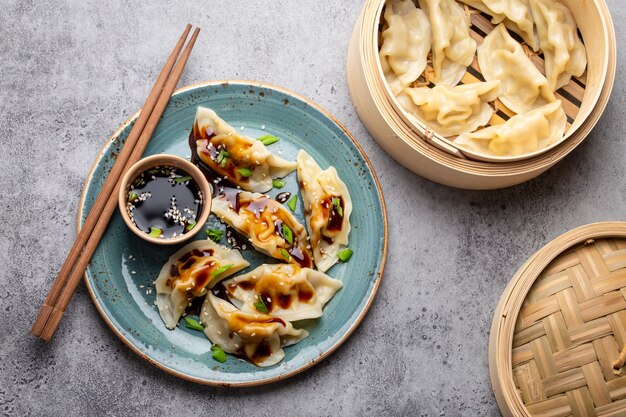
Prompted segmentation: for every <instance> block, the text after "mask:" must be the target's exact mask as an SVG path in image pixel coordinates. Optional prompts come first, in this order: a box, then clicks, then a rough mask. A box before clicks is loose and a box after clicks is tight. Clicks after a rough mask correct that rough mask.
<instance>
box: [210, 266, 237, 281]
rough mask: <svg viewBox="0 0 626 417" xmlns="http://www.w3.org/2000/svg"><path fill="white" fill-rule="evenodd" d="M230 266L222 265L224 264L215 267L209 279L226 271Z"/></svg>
mask: <svg viewBox="0 0 626 417" xmlns="http://www.w3.org/2000/svg"><path fill="white" fill-rule="evenodd" d="M231 267H232V265H224V266H220V267H219V268H217V269H216V270H215V271H213V273H212V274H211V279H215V278H217V277H218V276H220V275H221V274H222V273H224V272H226V271H228V270H229V269H230V268H231Z"/></svg>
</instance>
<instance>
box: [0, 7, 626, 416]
mask: <svg viewBox="0 0 626 417" xmlns="http://www.w3.org/2000/svg"><path fill="white" fill-rule="evenodd" d="M608 3H609V6H610V8H611V11H612V13H613V19H614V21H615V22H616V26H617V27H616V30H617V43H618V54H619V59H618V75H617V82H616V85H615V88H614V90H613V95H612V97H611V100H610V103H609V105H608V108H607V110H606V112H605V114H604V116H603V117H602V119H601V120H600V122H599V124H598V126H597V127H596V129H595V130H594V131H593V132H592V134H591V136H590V137H589V138H588V139H587V140H586V142H585V143H584V144H583V145H582V146H580V147H579V148H578V149H577V150H576V151H575V152H573V153H572V155H570V156H569V157H568V158H567V159H565V160H564V161H563V162H562V163H560V164H558V165H557V166H556V167H555V168H553V169H552V170H550V171H549V172H547V173H546V174H544V175H543V176H541V177H540V178H538V179H535V180H533V181H530V182H529V183H527V184H524V185H521V186H518V187H514V188H511V189H507V190H501V191H491V192H472V191H461V190H455V189H450V188H446V187H443V186H440V185H437V184H434V183H431V182H429V181H427V180H424V179H422V178H420V177H417V176H415V175H414V174H412V173H411V172H409V171H407V170H406V169H404V168H402V167H401V166H398V165H397V164H396V163H394V161H393V160H392V159H391V158H390V157H388V156H387V155H386V154H385V153H383V152H382V151H381V149H380V148H379V147H378V145H377V144H376V143H375V142H374V140H373V139H372V138H371V137H370V136H369V135H368V133H367V131H366V130H365V129H364V128H363V126H362V124H361V123H360V121H359V119H358V118H357V115H356V113H355V111H354V109H353V107H352V104H351V101H350V97H349V95H348V91H347V87H346V83H345V75H344V68H345V55H346V50H347V45H348V39H349V35H350V31H351V29H352V25H353V23H354V21H355V19H356V17H357V15H358V13H359V11H360V7H361V4H362V2H360V1H349V2H348V1H339V0H335V1H331V0H323V1H314V2H306V3H305V2H301V1H296V0H291V1H262V0H249V1H226V0H219V1H217V0H214V1H210V2H209V1H206V2H199V1H177V2H168V1H165V0H153V1H149V2H130V1H107V2H104V1H94V0H86V1H75V2H72V1H69V0H60V1H58V2H44V1H41V2H40V1H35V0H30V1H28V0H25V1H16V0H3V2H2V6H0V138H1V141H2V150H1V151H0V178H1V180H2V192H1V193H0V206H1V207H2V210H1V211H0V265H2V268H1V271H0V312H1V317H2V319H0V414H2V415H41V416H48V415H58V416H61V415H107V414H108V415H144V414H145V415H156V416H169V415H189V416H193V415H215V416H226V415H239V416H243V415H247V416H259V417H260V416H273V415H277V414H279V415H301V416H314V415H361V416H363V415H365V416H369V415H393V416H400V415H428V416H432V415H435V416H437V415H446V416H483V415H489V416H491V415H499V411H498V408H497V406H496V404H495V400H494V397H493V395H492V392H491V387H490V383H489V377H488V369H487V340H488V335H489V326H490V322H491V315H492V312H493V309H494V307H495V305H496V303H497V301H498V299H499V296H500V294H501V292H502V290H503V289H504V287H505V285H506V284H507V282H508V281H509V279H510V277H511V276H512V275H513V273H514V272H515V270H516V269H517V268H518V267H519V266H520V265H521V264H522V263H523V262H524V260H525V259H526V258H528V257H529V256H530V255H531V254H532V253H533V252H534V251H536V250H537V249H539V248H540V247H541V246H543V245H544V244H545V243H547V242H548V241H549V240H551V239H553V238H554V237H556V236H558V235H560V234H561V233H563V232H565V231H567V230H569V229H571V228H574V227H576V226H579V225H582V224H586V223H590V222H595V221H601V220H624V218H625V217H626V178H625V177H624V165H625V163H626V147H625V146H624V144H623V143H624V135H625V133H626V132H625V130H626V121H625V118H624V110H623V109H624V107H625V106H626V91H625V90H626V81H625V80H624V78H623V74H624V72H623V71H624V69H625V68H624V67H625V60H626V57H625V56H624V47H625V43H626V29H625V28H624V25H623V23H624V22H625V21H626V12H625V11H624V8H623V7H620V6H621V2H620V1H619V0H608ZM187 22H193V23H196V24H198V25H199V26H201V27H202V28H203V29H204V31H203V32H202V34H201V36H200V38H199V40H198V43H197V46H196V48H195V50H194V52H193V55H192V58H191V61H190V63H189V65H188V68H187V70H186V72H185V74H184V76H183V79H182V80H181V85H183V84H188V83H192V82H199V81H203V80H209V79H228V78H231V79H252V80H263V81H267V82H270V83H273V84H277V85H280V86H284V87H286V88H289V89H292V90H295V91H297V92H299V93H301V94H304V95H305V96H307V97H310V98H311V99H313V100H314V101H316V102H317V103H319V104H320V105H322V106H323V107H325V108H327V109H328V110H330V112H332V113H333V114H334V115H335V116H337V118H338V119H339V120H340V121H342V122H343V123H345V125H346V126H347V127H348V129H350V130H351V131H352V133H353V134H354V135H355V136H356V137H357V138H358V140H359V141H360V143H361V144H362V145H363V147H364V149H365V151H366V152H367V154H368V155H369V156H370V158H371V160H372V163H373V165H374V167H375V169H376V171H377V173H378V176H379V178H380V181H381V182H382V184H383V186H384V189H385V197H386V200H387V207H388V214H389V232H390V233H389V244H390V246H389V248H390V250H389V258H388V262H387V270H386V272H385V276H384V279H383V282H382V286H381V287H380V291H379V293H378V296H377V298H376V300H375V303H374V305H373V307H372V309H371V311H370V313H369V314H368V316H367V317H366V319H365V320H364V322H363V324H362V325H361V327H360V328H359V329H358V330H357V331H356V332H355V333H354V335H353V336H352V337H351V338H350V340H348V342H347V343H346V344H345V345H344V346H342V347H341V348H340V349H339V350H338V351H337V352H336V353H334V354H333V355H332V356H331V357H330V358H328V359H326V360H325V361H323V362H322V363H321V364H319V365H318V366H316V367H314V368H312V369H310V370H308V371H306V372H304V373H303V374H301V375H298V376H296V377H294V378H292V379H290V380H288V381H285V382H281V383H277V384H273V385H270V386H264V387H259V388H250V389H218V388H211V387H205V386H199V385H194V384H191V383H188V382H185V381H183V380H179V379H177V378H174V377H172V376H169V375H167V374H165V373H163V372H161V371H159V370H158V369H156V368H154V367H153V366H151V365H149V364H148V363H146V362H144V361H143V360H142V359H140V358H138V357H137V356H135V355H134V354H133V353H132V352H131V351H130V350H129V349H127V348H126V347H125V346H124V345H123V344H122V343H121V342H120V341H119V340H118V339H117V338H116V337H115V335H114V334H113V333H112V332H111V331H109V329H108V328H107V327H106V325H105V324H104V323H103V321H102V320H101V318H100V317H99V315H98V313H97V311H96V310H95V308H94V307H93V305H92V303H91V300H90V298H89V296H88V294H87V293H86V291H85V289H84V286H82V285H81V288H80V289H79V291H78V292H77V294H76V295H75V297H74V299H73V301H72V303H71V305H70V307H69V311H68V313H67V316H66V318H65V320H64V321H63V323H62V326H61V328H60V331H59V332H58V333H57V335H56V337H55V339H54V341H53V343H51V344H49V345H48V344H46V343H43V342H41V341H40V340H38V339H36V338H34V337H33V336H31V334H30V325H31V323H32V321H33V319H34V317H35V314H36V311H37V310H38V308H39V306H40V304H41V302H42V300H43V298H44V295H45V293H46V292H47V290H48V288H49V286H50V284H51V282H52V279H53V277H54V276H55V274H56V272H57V271H58V268H59V267H60V264H61V263H62V260H63V259H64V257H65V255H66V254H67V251H68V249H69V247H70V245H71V242H72V241H73V239H74V236H75V222H76V220H75V217H76V210H77V204H78V200H79V196H80V192H81V188H82V184H83V181H84V180H85V178H86V175H87V173H88V171H89V168H90V166H91V164H92V161H93V159H94V158H95V157H96V155H97V154H98V152H99V150H100V148H101V147H102V146H103V145H104V143H105V141H106V139H107V138H108V136H109V135H110V134H111V132H113V131H114V130H115V129H116V128H117V126H118V125H119V124H120V123H121V122H122V121H123V120H125V119H126V118H127V117H128V116H129V115H130V114H132V113H133V112H134V111H135V110H136V109H137V108H139V107H140V106H141V104H142V102H143V99H144V98H145V96H146V95H147V93H148V89H149V86H150V84H151V82H152V80H153V79H154V78H155V76H156V74H157V73H158V71H159V69H160V65H161V62H162V60H163V58H164V56H165V54H166V53H167V52H168V50H169V48H170V47H171V45H172V44H173V42H174V41H175V39H177V38H178V36H179V33H180V31H181V29H182V27H183V26H184V24H185V23H187Z"/></svg>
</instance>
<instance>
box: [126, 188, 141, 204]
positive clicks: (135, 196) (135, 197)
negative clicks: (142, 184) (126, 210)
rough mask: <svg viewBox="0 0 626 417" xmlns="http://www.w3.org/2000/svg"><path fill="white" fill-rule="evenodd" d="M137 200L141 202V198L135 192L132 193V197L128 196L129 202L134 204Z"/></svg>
mask: <svg viewBox="0 0 626 417" xmlns="http://www.w3.org/2000/svg"><path fill="white" fill-rule="evenodd" d="M135 200H139V196H138V195H137V193H136V192H134V191H133V192H132V193H130V195H129V196H128V201H129V202H131V203H132V202H133V201H135Z"/></svg>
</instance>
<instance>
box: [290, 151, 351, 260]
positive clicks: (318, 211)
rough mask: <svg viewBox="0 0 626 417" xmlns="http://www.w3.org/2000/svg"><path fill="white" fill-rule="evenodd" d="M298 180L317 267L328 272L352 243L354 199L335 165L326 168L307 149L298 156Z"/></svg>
mask: <svg viewBox="0 0 626 417" xmlns="http://www.w3.org/2000/svg"><path fill="white" fill-rule="evenodd" d="M297 162H298V184H299V185H300V192H301V193H302V201H303V202H304V214H305V217H306V223H307V227H308V229H309V234H310V237H311V240H310V241H311V247H312V249H313V257H314V259H315V265H316V266H317V269H319V270H320V271H322V272H326V271H327V270H328V269H329V268H330V267H331V266H333V265H334V264H335V263H337V261H338V260H339V259H338V258H337V254H338V253H339V252H341V251H342V250H343V249H345V248H346V247H347V246H348V235H349V234H350V214H352V199H351V198H350V192H349V191H348V187H346V184H345V183H344V182H343V181H342V180H341V179H340V178H339V174H338V173H337V170H336V169H335V168H334V167H329V168H328V169H326V170H322V168H321V167H320V166H319V165H318V164H317V162H315V160H314V159H313V158H312V157H311V155H309V154H308V153H307V152H305V151H303V150H300V151H299V152H298V157H297Z"/></svg>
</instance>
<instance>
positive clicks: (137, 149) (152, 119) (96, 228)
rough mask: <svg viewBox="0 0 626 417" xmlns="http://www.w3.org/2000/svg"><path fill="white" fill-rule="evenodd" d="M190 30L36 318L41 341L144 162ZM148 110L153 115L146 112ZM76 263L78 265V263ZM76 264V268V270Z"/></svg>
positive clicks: (52, 328) (178, 72)
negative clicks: (124, 185)
mask: <svg viewBox="0 0 626 417" xmlns="http://www.w3.org/2000/svg"><path fill="white" fill-rule="evenodd" d="M190 29H191V25H188V26H187V28H185V31H184V33H183V36H181V39H180V40H179V42H178V44H177V45H176V47H175V48H174V51H173V52H172V54H171V55H170V58H169V59H168V61H167V63H166V65H165V67H164V68H163V70H162V71H161V74H160V75H159V78H157V82H155V87H154V88H153V90H152V91H151V93H150V95H149V96H148V100H147V101H146V104H150V107H149V108H147V107H145V106H144V109H142V110H141V113H140V116H139V117H140V118H141V116H143V115H144V114H145V119H144V120H142V124H143V126H142V129H141V130H137V133H135V135H134V137H133V139H134V142H135V143H134V146H133V147H132V148H130V147H129V148H128V151H127V152H126V154H125V158H124V159H125V160H122V165H120V169H119V174H118V176H117V179H116V180H115V181H113V182H112V183H111V184H112V185H111V189H110V190H109V189H107V190H105V188H104V186H103V189H102V191H101V192H100V194H99V196H98V199H97V200H96V202H95V203H94V208H92V210H91V211H90V213H89V216H88V218H87V220H86V222H85V225H83V228H82V229H81V231H80V233H79V236H80V235H81V234H83V232H84V233H85V235H86V236H85V237H84V238H83V239H84V240H83V243H82V244H80V243H78V244H75V245H74V246H77V249H76V254H73V253H72V252H73V251H74V247H72V252H70V255H72V257H73V260H74V261H73V262H71V259H69V258H70V257H69V256H68V260H66V263H68V261H70V265H69V266H68V267H67V268H65V264H64V265H63V266H64V268H62V270H61V272H65V274H64V275H62V274H61V273H59V276H58V277H57V280H56V281H55V283H54V285H53V289H55V291H56V293H55V294H52V296H50V294H49V296H48V297H49V298H50V300H51V301H50V302H48V301H49V300H48V298H46V303H45V304H44V306H43V307H42V311H41V312H40V314H39V316H38V317H37V321H36V322H35V324H34V325H33V333H34V334H35V335H37V336H39V337H41V338H42V339H44V340H47V341H49V340H50V339H51V338H52V335H53V334H54V331H55V330H56V328H57V327H58V325H59V323H60V321H61V318H62V317H63V313H64V312H65V309H66V308H67V305H68V304H69V301H70V299H71V297H72V295H73V294H74V291H75V290H76V287H77V286H78V283H79V282H80V279H81V277H82V275H83V274H84V272H85V269H86V268H87V265H88V264H89V261H90V260H91V256H92V255H93V253H94V251H95V249H96V248H97V247H98V244H99V242H100V239H101V238H102V235H103V234H104V231H105V230H106V227H107V225H108V222H109V220H110V218H111V215H112V214H113V212H114V211H115V207H116V203H117V193H118V190H119V178H120V177H121V174H122V173H123V172H125V171H126V170H127V169H128V168H129V167H130V166H131V165H132V164H134V163H135V162H136V161H138V160H139V159H140V158H141V156H142V154H143V152H144V150H145V148H146V146H147V144H148V142H149V140H150V138H151V136H152V133H153V132H154V130H155V129H156V126H157V125H158V123H159V120H160V118H161V115H162V114H163V111H164V110H165V108H166V107H167V104H168V102H169V100H170V97H171V95H172V93H173V92H174V89H175V88H176V85H177V84H178V81H179V79H180V77H181V75H182V72H183V70H184V68H185V64H186V63H187V60H188V59H189V55H190V54H191V50H192V48H193V46H194V43H195V41H196V38H197V37H198V33H199V32H200V29H199V28H196V29H195V31H194V33H193V35H192V37H191V39H190V40H189V42H188V44H187V46H186V48H185V50H184V51H183V54H182V55H181V57H180V59H179V60H178V62H177V63H176V66H174V69H173V70H172V66H173V65H174V62H175V61H176V58H177V57H178V54H179V53H180V50H181V49H182V46H183V44H184V41H185V39H186V38H187V36H188V34H189V31H190ZM170 70H171V74H170ZM162 75H163V78H164V79H163V80H161V76H162ZM155 90H158V91H157V93H158V94H157V93H155ZM153 93H155V94H154V96H153ZM148 109H149V110H151V111H147V110H148ZM138 122H139V119H138V120H137V122H136V123H135V125H134V126H133V130H132V131H131V135H132V134H133V131H134V130H135V127H137V124H138ZM131 135H129V137H128V139H127V140H126V144H125V146H124V147H123V149H122V152H124V151H125V150H126V149H127V147H126V145H127V144H130V143H129V139H130V138H131ZM120 157H121V153H120V156H118V159H117V161H116V164H117V162H119V161H120ZM114 168H115V165H114ZM110 175H111V174H109V178H110ZM109 178H107V181H108V180H109ZM105 185H106V182H105ZM104 191H109V192H108V195H104V197H103V198H102V199H101V200H100V196H102V195H103V192H104ZM99 200H100V201H101V206H100V207H98V211H97V212H99V215H97V216H95V217H94V220H92V222H93V224H91V225H90V227H91V230H90V233H87V231H86V228H87V223H88V222H89V218H90V217H91V216H92V214H93V213H94V209H95V207H96V205H97V204H98V202H99ZM97 212H96V213H97ZM77 241H78V239H77ZM83 245H85V248H84V250H82V253H81V249H82V246H83ZM78 255H80V256H78ZM76 261H78V263H76ZM74 264H76V265H75V266H74ZM72 266H74V269H73V271H72ZM65 269H66V271H65ZM70 272H72V273H71V275H70V277H69V280H67V277H68V275H69V273H70ZM66 281H67V283H66ZM64 284H65V287H64ZM55 286H56V288H55ZM61 290H62V292H61ZM51 292H52V290H51ZM59 293H60V297H58V296H59ZM57 297H58V300H57ZM44 310H45V311H44Z"/></svg>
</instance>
